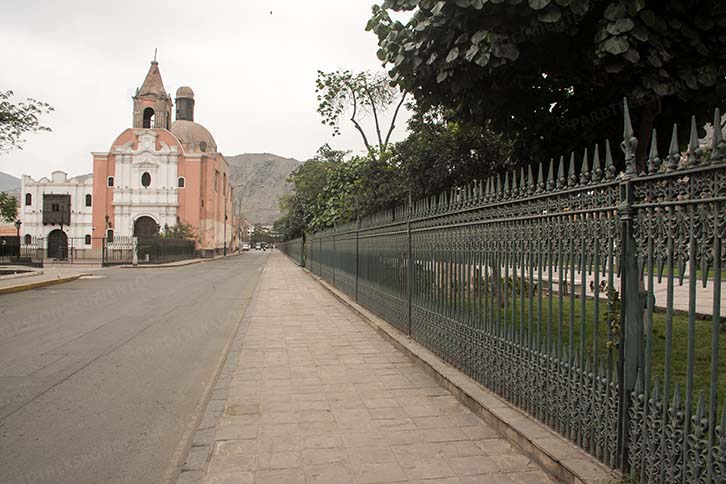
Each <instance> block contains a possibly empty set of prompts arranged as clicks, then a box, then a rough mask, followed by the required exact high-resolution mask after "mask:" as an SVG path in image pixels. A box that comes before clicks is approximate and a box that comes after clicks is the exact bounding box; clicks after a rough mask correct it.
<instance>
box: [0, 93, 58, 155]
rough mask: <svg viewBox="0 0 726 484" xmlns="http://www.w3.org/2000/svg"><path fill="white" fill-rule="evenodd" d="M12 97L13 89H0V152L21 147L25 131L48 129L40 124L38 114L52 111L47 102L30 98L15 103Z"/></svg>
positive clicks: (34, 131) (36, 131) (48, 129)
mask: <svg viewBox="0 0 726 484" xmlns="http://www.w3.org/2000/svg"><path fill="white" fill-rule="evenodd" d="M12 97H13V91H5V92H2V91H0V153H3V152H5V153H7V152H8V151H10V150H12V149H15V148H17V149H23V143H25V138H24V137H23V136H24V135H25V133H38V132H40V131H50V128H49V127H47V126H43V125H42V124H40V116H42V115H43V114H48V113H50V112H52V111H53V108H52V107H51V106H50V105H49V104H47V103H44V102H42V101H36V100H35V99H31V98H28V99H26V100H25V102H20V103H17V104H16V103H14V102H13V101H12V100H11V98H12Z"/></svg>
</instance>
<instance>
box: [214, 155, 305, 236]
mask: <svg viewBox="0 0 726 484" xmlns="http://www.w3.org/2000/svg"><path fill="white" fill-rule="evenodd" d="M225 158H226V159H227V161H229V164H230V168H231V171H232V173H231V177H232V185H234V186H235V192H236V194H237V195H235V198H236V203H240V198H237V196H238V195H239V196H240V197H241V202H242V214H243V215H244V217H245V218H246V219H247V220H248V221H250V222H251V223H253V224H256V223H259V224H262V225H272V224H273V222H274V221H275V220H277V218H278V217H279V216H280V207H279V204H278V201H279V199H280V197H281V196H282V195H283V194H285V193H288V192H289V191H290V184H289V183H287V177H288V175H289V174H290V173H291V172H292V171H293V170H294V169H295V168H297V167H298V166H299V165H300V162H299V161H297V160H295V159H293V158H283V157H281V156H277V155H273V154H271V153H244V154H241V155H236V156H225ZM237 185H242V186H241V187H237ZM238 207H239V205H238Z"/></svg>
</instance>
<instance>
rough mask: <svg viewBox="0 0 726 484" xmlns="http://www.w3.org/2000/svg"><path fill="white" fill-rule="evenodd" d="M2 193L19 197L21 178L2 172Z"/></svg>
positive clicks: (0, 189) (0, 180)
mask: <svg viewBox="0 0 726 484" xmlns="http://www.w3.org/2000/svg"><path fill="white" fill-rule="evenodd" d="M0 192H9V193H12V194H13V195H15V196H18V194H19V193H20V178H16V177H14V176H12V175H8V174H7V173H4V172H2V171H0Z"/></svg>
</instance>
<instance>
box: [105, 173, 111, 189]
mask: <svg viewBox="0 0 726 484" xmlns="http://www.w3.org/2000/svg"><path fill="white" fill-rule="evenodd" d="M106 186H107V187H111V188H113V177H112V176H110V177H108V179H107V180H106Z"/></svg>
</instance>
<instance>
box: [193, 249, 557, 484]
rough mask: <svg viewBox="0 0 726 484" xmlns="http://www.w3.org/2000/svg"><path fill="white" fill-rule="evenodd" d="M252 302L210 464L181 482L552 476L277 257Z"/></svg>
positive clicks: (450, 482)
mask: <svg viewBox="0 0 726 484" xmlns="http://www.w3.org/2000/svg"><path fill="white" fill-rule="evenodd" d="M254 299H255V301H254V304H251V305H250V308H249V309H248V311H247V313H246V315H245V320H246V321H245V322H244V323H243V325H246V328H247V329H246V332H245V333H244V335H241V338H242V340H241V351H240V352H238V353H235V358H237V364H236V365H235V369H234V371H233V372H231V374H230V377H229V382H228V384H227V386H226V400H225V401H224V404H223V411H222V414H221V416H220V417H219V418H218V421H217V423H216V427H215V430H214V437H213V438H212V439H211V440H212V445H211V446H210V447H209V449H210V450H209V457H208V459H209V461H208V466H207V468H206V471H205V472H204V474H202V473H201V472H200V471H199V470H198V469H197V470H193V471H191V470H190V471H189V472H184V473H182V474H181V477H180V481H179V482H185V483H191V482H204V483H208V484H212V483H215V484H221V483H268V482H269V483H308V484H310V483H320V484H323V483H331V484H332V483H335V484H342V483H361V484H363V483H389V482H397V483H417V484H418V483H421V484H423V483H428V484H432V483H444V484H463V483H502V484H525V483H526V484H540V483H551V482H554V481H552V480H550V479H549V478H548V476H547V475H546V474H545V473H544V472H543V471H542V469H541V468H539V467H538V466H537V465H536V464H535V463H534V462H533V461H532V460H531V459H530V458H528V457H527V456H525V455H524V454H522V453H521V452H520V451H519V450H517V449H515V448H514V447H513V446H512V445H510V444H509V442H507V441H506V440H505V439H503V438H501V437H500V436H499V435H498V434H497V433H496V432H495V431H494V429H493V428H492V427H490V426H489V425H487V424H486V423H484V421H483V420H481V419H480V418H479V417H477V416H476V415H475V414H473V413H472V412H471V411H470V410H469V409H468V408H467V407H465V406H464V405H463V404H462V403H460V402H459V401H458V400H457V399H456V398H455V397H454V396H453V395H452V394H451V393H449V392H448V391H447V390H446V389H445V388H443V387H442V386H441V385H440V384H439V383H438V382H437V381H436V380H435V379H434V378H432V377H431V376H430V375H428V374H426V372H425V371H424V370H423V369H422V368H421V367H420V366H419V365H417V364H416V363H415V362H414V361H413V360H411V359H410V357H409V356H407V355H405V354H404V353H403V352H402V351H401V350H399V349H397V348H396V347H394V346H393V345H392V344H391V343H389V342H387V341H386V340H384V339H383V338H382V337H381V336H380V335H379V334H378V333H377V332H376V330H375V329H373V328H372V327H371V326H369V325H368V324H367V323H365V322H364V321H363V320H362V319H361V318H360V316H358V315H356V314H355V313H354V312H352V311H351V310H350V309H348V308H347V307H346V306H345V305H343V304H341V303H340V302H339V301H338V300H337V299H335V297H334V296H333V295H332V294H330V293H329V292H328V291H326V290H325V289H324V288H323V287H321V286H320V285H319V284H318V283H317V282H316V281H314V280H313V279H312V278H310V277H308V276H307V275H305V274H304V273H303V272H302V271H301V270H300V269H299V268H298V267H297V266H295V265H294V264H293V263H292V262H290V261H289V260H287V259H286V258H285V257H284V256H283V255H281V254H277V253H273V254H271V255H270V258H269V259H268V263H267V266H266V268H265V270H264V272H263V275H262V278H261V280H260V283H259V286H258V290H257V292H256V295H255V296H254ZM245 323H246V324H245ZM190 458H191V459H203V458H204V455H203V454H202V455H191V454H190Z"/></svg>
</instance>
